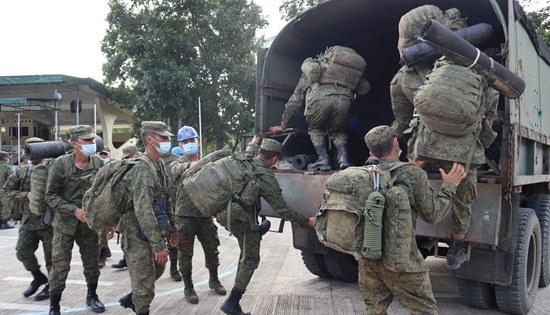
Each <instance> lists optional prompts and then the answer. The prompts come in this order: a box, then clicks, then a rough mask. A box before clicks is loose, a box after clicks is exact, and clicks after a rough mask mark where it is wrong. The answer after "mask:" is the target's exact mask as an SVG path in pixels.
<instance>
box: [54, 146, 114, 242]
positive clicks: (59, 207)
mask: <svg viewBox="0 0 550 315" xmlns="http://www.w3.org/2000/svg"><path fill="white" fill-rule="evenodd" d="M74 159H75V157H74V153H70V154H67V155H62V156H60V157H58V158H57V159H55V160H54V161H53V162H51V164H50V165H49V166H48V169H49V170H48V180H47V182H46V193H45V199H46V202H47V203H48V205H49V206H50V207H51V208H52V209H53V213H54V216H53V221H52V226H53V227H54V229H57V230H59V231H60V232H62V233H63V234H68V235H74V233H75V231H76V227H77V225H78V222H80V221H79V220H78V219H77V218H76V217H75V215H74V211H75V210H76V208H82V197H83V196H84V192H86V190H87V189H88V188H90V187H91V186H92V181H93V178H94V176H95V174H96V173H97V170H98V169H99V168H101V167H102V166H103V161H102V160H101V159H100V158H99V157H97V156H91V157H90V161H89V162H88V165H86V168H84V169H82V170H81V169H79V168H77V167H76V166H75V162H74Z"/></svg>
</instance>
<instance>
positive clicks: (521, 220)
mask: <svg viewBox="0 0 550 315" xmlns="http://www.w3.org/2000/svg"><path fill="white" fill-rule="evenodd" d="M518 211H519V213H518V232H517V243H516V249H515V252H514V266H513V270H512V283H510V285H508V286H499V285H497V286H495V295H496V299H497V305H498V308H499V309H500V310H501V311H503V312H507V313H512V314H527V313H528V312H529V309H530V308H531V307H532V306H533V303H534V302H535V298H536V296H537V290H538V282H539V277H540V262H541V234H540V225H539V220H538V219H537V216H536V214H535V211H534V210H533V209H529V208H519V209H518Z"/></svg>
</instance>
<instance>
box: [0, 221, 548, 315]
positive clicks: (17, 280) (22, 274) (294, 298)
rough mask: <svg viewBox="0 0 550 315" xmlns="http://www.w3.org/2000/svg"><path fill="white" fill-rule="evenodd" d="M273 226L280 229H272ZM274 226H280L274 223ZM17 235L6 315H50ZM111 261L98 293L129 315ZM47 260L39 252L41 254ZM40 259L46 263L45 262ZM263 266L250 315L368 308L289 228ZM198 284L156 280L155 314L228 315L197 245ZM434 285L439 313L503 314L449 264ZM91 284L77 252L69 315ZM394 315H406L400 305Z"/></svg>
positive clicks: (229, 278) (230, 267)
mask: <svg viewBox="0 0 550 315" xmlns="http://www.w3.org/2000/svg"><path fill="white" fill-rule="evenodd" d="M274 223H275V222H274ZM273 226H277V224H274V225H273ZM219 233H220V240H221V248H220V252H221V266H220V275H221V277H222V283H223V284H224V285H225V287H226V288H228V289H230V288H231V286H232V283H233V280H234V276H235V271H236V265H237V261H238V255H239V250H238V246H237V243H236V240H235V239H234V238H233V237H231V236H229V235H228V233H227V231H225V230H224V229H223V228H220V229H219ZM16 240H17V229H12V230H1V231H0V252H1V253H2V255H0V265H1V266H2V268H1V269H0V287H1V289H0V290H1V291H0V292H2V294H1V295H0V314H32V315H35V314H47V313H46V312H47V310H48V305H49V302H48V301H41V302H35V301H34V300H33V299H32V298H24V297H23V296H22V294H21V293H22V292H23V290H24V289H25V288H26V286H27V285H28V283H29V282H30V281H31V275H30V273H28V272H26V271H25V270H24V269H23V266H22V265H21V264H20V263H19V262H18V261H17V259H16V257H15V243H16ZM109 245H110V248H111V251H112V253H113V256H112V257H111V258H110V259H109V260H108V261H107V263H108V266H107V267H105V268H103V269H102V275H101V277H100V283H99V287H98V293H99V296H100V298H101V300H102V301H103V302H104V303H105V305H106V306H107V311H106V314H107V313H109V314H131V313H132V312H131V311H129V310H128V309H123V308H121V307H120V306H119V305H118V302H117V301H118V299H119V298H120V297H121V296H123V295H124V294H126V293H127V292H129V290H130V281H129V278H128V272H127V271H125V270H116V269H113V268H111V267H110V264H112V263H115V262H117V261H118V259H120V258H121V257H122V251H121V250H120V247H119V246H118V245H116V241H115V240H112V241H111V242H110V244H109ZM38 253H39V255H40V257H41V255H42V254H41V249H40V250H39V251H38ZM40 259H41V258H40ZM261 260H262V261H261V263H260V267H259V269H258V270H257V271H256V273H255V275H254V278H253V279H252V282H251V284H250V286H249V288H248V290H247V292H246V295H245V296H244V297H243V300H242V303H241V305H242V306H243V309H244V310H245V311H249V312H252V314H255V315H258V314H262V315H263V314H281V315H283V314H284V315H289V314H299V315H302V314H304V315H305V314H311V315H314V314H315V315H322V314H341V315H352V314H362V312H363V309H364V304H363V301H362V299H361V295H360V292H359V289H358V287H357V284H350V283H343V282H339V281H330V280H324V279H320V278H318V277H316V276H314V275H312V274H310V273H309V272H308V271H307V269H306V268H305V267H304V265H303V264H302V260H301V257H300V253H299V252H298V251H297V250H295V249H294V248H293V247H292V237H291V232H290V226H289V225H287V226H286V227H285V232H284V233H282V234H279V233H268V234H267V235H266V236H265V237H264V241H263V242H262V252H261ZM194 261H195V264H194V266H195V270H194V280H195V284H196V291H197V293H198V295H199V298H200V302H199V304H197V305H191V304H188V303H187V302H185V300H184V299H183V292H182V291H183V285H182V283H177V282H174V281H172V280H171V279H170V278H169V274H168V272H166V273H165V274H164V275H163V276H162V278H161V279H159V280H158V281H157V290H156V292H157V296H156V298H155V300H154V301H153V304H152V307H151V314H204V315H207V314H208V315H210V314H222V313H221V312H220V311H219V307H220V306H221V304H222V303H223V301H224V297H219V296H217V295H215V294H213V293H212V292H210V290H209V289H208V285H207V282H208V272H207V270H206V269H205V267H204V265H203V263H204V256H203V254H202V249H201V247H200V246H199V245H197V246H196V255H195V258H194ZM429 266H430V268H431V270H432V271H431V273H430V275H431V279H432V284H433V288H434V294H435V297H436V298H437V302H438V305H439V309H440V312H441V314H456V315H459V314H460V315H462V314H484V315H493V314H502V313H501V312H499V311H497V310H479V309H474V308H470V307H467V306H465V305H463V304H461V303H460V299H459V296H458V291H457V289H456V285H455V281H454V279H453V278H451V277H450V276H449V275H448V273H447V271H446V268H445V262H444V260H443V259H438V258H430V259H429ZM85 295H86V284H85V282H84V281H83V276H82V263H81V261H80V256H79V254H78V247H77V246H75V248H74V250H73V263H71V272H70V274H69V281H68V283H67V289H66V290H65V291H64V293H63V298H62V300H61V305H62V312H63V313H79V314H94V313H93V312H91V311H90V310H89V309H88V308H87V307H85ZM389 314H408V313H407V312H406V311H405V310H404V309H403V308H402V307H401V306H400V305H399V303H397V302H394V303H393V304H392V305H391V307H390V310H389ZM529 314H533V315H535V314H536V315H543V314H550V288H546V289H539V291H538V296H537V302H536V304H535V306H534V307H533V309H532V310H531V312H530V313H529Z"/></svg>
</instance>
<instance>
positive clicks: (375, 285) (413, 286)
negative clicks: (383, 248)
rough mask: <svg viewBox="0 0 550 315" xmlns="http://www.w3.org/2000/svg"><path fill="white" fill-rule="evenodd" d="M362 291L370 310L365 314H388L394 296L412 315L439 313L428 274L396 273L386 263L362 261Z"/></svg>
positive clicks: (360, 262)
mask: <svg viewBox="0 0 550 315" xmlns="http://www.w3.org/2000/svg"><path fill="white" fill-rule="evenodd" d="M359 288H360V289H361V293H362V295H363V300H364V301H365V304H366V305H367V308H366V310H365V312H364V313H363V315H382V314H386V311H387V309H388V307H389V306H390V304H391V302H392V300H393V298H394V297H396V298H397V299H399V302H400V303H401V305H403V307H404V308H406V309H407V310H408V311H409V312H410V313H411V314H412V315H415V314H418V315H428V314H439V312H438V310H437V305H436V302H435V298H434V296H433V292H432V285H431V283H430V277H429V275H428V273H427V272H414V273H405V272H393V271H390V270H388V269H387V268H386V267H384V264H383V262H382V260H379V261H376V262H373V261H368V260H366V259H360V260H359Z"/></svg>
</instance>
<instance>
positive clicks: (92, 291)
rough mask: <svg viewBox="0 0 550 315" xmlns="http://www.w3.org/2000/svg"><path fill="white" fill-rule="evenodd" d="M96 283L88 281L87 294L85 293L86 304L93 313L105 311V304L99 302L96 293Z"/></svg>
mask: <svg viewBox="0 0 550 315" xmlns="http://www.w3.org/2000/svg"><path fill="white" fill-rule="evenodd" d="M96 290H97V283H88V294H87V295H86V305H88V306H89V307H91V308H92V311H94V313H103V312H105V305H103V303H101V301H100V300H99V297H98V296H97V293H96Z"/></svg>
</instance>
